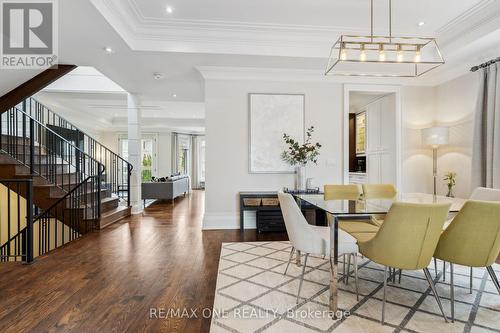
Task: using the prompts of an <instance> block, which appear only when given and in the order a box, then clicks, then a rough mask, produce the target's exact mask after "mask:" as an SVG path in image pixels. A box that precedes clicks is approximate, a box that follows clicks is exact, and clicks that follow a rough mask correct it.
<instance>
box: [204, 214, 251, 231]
mask: <svg viewBox="0 0 500 333" xmlns="http://www.w3.org/2000/svg"><path fill="white" fill-rule="evenodd" d="M239 228H240V214H239V213H207V212H205V216H204V217H203V226H202V230H228V229H239ZM245 229H256V224H255V218H253V219H252V218H247V217H246V216H245Z"/></svg>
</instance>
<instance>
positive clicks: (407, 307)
mask: <svg viewBox="0 0 500 333" xmlns="http://www.w3.org/2000/svg"><path fill="white" fill-rule="evenodd" d="M290 249H291V245H290V243H289V242H250V243H224V244H222V251H221V257H220V262H219V270H218V277H217V286H216V293H215V300H214V308H213V312H212V323H211V330H210V332H212V333H220V332H241V333H246V332H277V333H279V332H285V333H294V332H301V333H307V332H332V331H333V332H356V333H357V332H466V333H468V332H473V333H481V332H500V295H498V293H497V290H496V288H495V286H494V285H493V283H492V282H491V280H490V279H489V275H488V273H487V272H486V270H484V269H478V268H476V269H474V284H473V292H472V294H470V293H469V268H468V267H461V266H458V265H456V267H455V322H454V323H451V322H450V323H448V324H447V323H445V322H444V320H443V318H442V317H441V316H440V314H439V313H440V312H439V308H438V306H437V303H436V301H435V299H434V297H433V295H432V294H431V291H430V288H429V286H428V284H427V280H425V277H424V275H423V272H422V271H403V276H402V279H401V284H399V283H397V279H396V283H391V282H388V287H387V303H386V315H385V317H386V324H385V325H381V324H380V315H381V310H382V288H383V270H382V266H379V265H377V264H375V263H373V262H370V261H368V260H363V259H362V258H361V257H359V258H358V265H359V269H358V278H359V281H358V283H359V293H360V298H359V301H357V300H356V294H355V288H354V277H353V275H352V276H351V277H352V278H350V279H349V284H348V285H346V284H344V283H343V282H342V281H339V291H338V296H339V308H340V309H342V310H343V311H346V314H347V315H346V316H344V317H343V318H341V319H338V320H334V319H332V318H331V317H329V316H328V296H329V287H328V283H329V264H328V261H327V260H323V259H322V258H321V257H311V256H310V258H309V260H308V261H307V266H306V274H305V277H304V283H303V286H302V291H301V299H300V301H299V303H298V304H296V303H295V299H296V294H297V290H298V284H299V277H300V273H301V269H302V268H301V267H297V266H296V265H295V262H292V263H291V264H290V267H289V269H288V272H287V275H283V272H284V270H285V266H286V263H287V261H288V257H289V254H290ZM341 260H342V257H340V258H339V261H340V264H339V273H340V275H339V278H340V279H342V262H341ZM441 268H442V262H438V272H437V277H436V276H435V271H434V265H433V263H432V264H431V266H429V270H430V271H431V274H432V276H433V278H434V279H435V282H437V290H438V293H439V295H440V297H441V300H442V302H443V306H444V309H445V313H446V314H447V316H449V315H450V302H449V290H450V289H449V283H448V282H449V275H447V276H446V279H445V280H446V281H445V282H443V279H442V278H443V276H442V272H441V271H440V269H441ZM493 268H494V269H495V271H496V272H497V276H500V265H495V266H494V267H493ZM448 272H449V269H447V272H446V273H448Z"/></svg>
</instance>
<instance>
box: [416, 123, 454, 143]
mask: <svg viewBox="0 0 500 333" xmlns="http://www.w3.org/2000/svg"><path fill="white" fill-rule="evenodd" d="M449 136H450V131H449V128H448V127H430V128H424V129H423V130H422V144H423V145H425V146H432V147H438V146H441V145H446V144H448V141H449Z"/></svg>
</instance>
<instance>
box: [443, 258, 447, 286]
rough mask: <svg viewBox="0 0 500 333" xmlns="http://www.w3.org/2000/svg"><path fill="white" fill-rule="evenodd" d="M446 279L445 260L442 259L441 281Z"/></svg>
mask: <svg viewBox="0 0 500 333" xmlns="http://www.w3.org/2000/svg"><path fill="white" fill-rule="evenodd" d="M444 281H446V261H444V260H443V282H444Z"/></svg>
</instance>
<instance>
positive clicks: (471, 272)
mask: <svg viewBox="0 0 500 333" xmlns="http://www.w3.org/2000/svg"><path fill="white" fill-rule="evenodd" d="M473 278H474V276H473V271H472V267H471V268H470V277H469V279H470V281H469V282H470V286H469V294H472V280H473Z"/></svg>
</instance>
